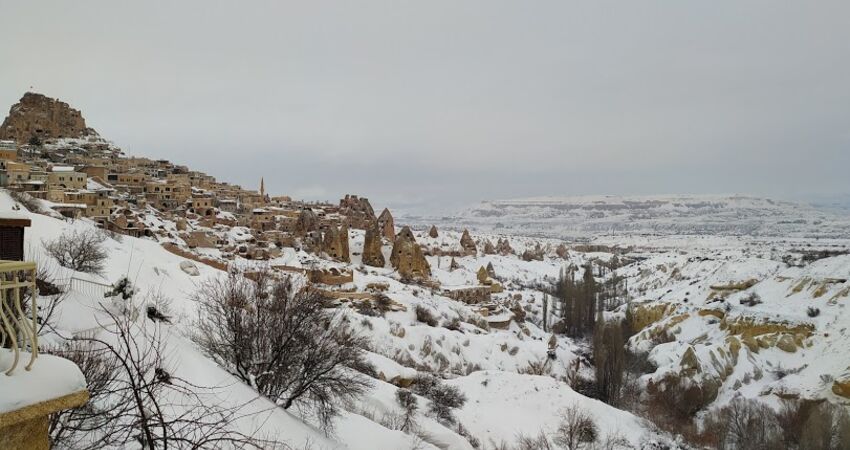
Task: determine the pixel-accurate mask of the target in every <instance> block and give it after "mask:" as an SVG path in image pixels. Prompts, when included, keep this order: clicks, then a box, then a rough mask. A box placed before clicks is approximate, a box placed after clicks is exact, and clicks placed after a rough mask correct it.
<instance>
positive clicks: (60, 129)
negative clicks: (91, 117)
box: [0, 92, 97, 144]
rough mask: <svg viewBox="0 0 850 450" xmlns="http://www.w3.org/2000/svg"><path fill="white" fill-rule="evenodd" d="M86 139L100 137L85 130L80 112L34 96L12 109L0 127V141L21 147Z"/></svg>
mask: <svg viewBox="0 0 850 450" xmlns="http://www.w3.org/2000/svg"><path fill="white" fill-rule="evenodd" d="M87 136H97V132H95V131H94V130H93V129H91V128H88V127H87V126H86V121H85V120H84V119H83V115H82V114H81V113H80V111H78V110H76V109H73V108H71V107H70V106H68V104H67V103H64V102H60V101H59V100H56V99H52V98H50V97H47V96H44V95H42V94H36V93H34V92H27V93H26V94H24V96H23V97H21V101H20V102H18V103H16V104H14V105H12V108H11V109H10V110H9V115H8V116H7V117H6V120H4V121H3V124H2V125H0V139H4V140H5V139H8V140H14V141H17V142H18V143H21V144H26V143H29V142H33V143H35V142H42V141H44V140H46V139H57V138H83V137H87Z"/></svg>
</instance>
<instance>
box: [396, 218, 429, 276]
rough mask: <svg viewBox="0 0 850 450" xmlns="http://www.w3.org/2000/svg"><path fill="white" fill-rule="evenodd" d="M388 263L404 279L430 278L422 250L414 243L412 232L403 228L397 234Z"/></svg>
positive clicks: (407, 228)
mask: <svg viewBox="0 0 850 450" xmlns="http://www.w3.org/2000/svg"><path fill="white" fill-rule="evenodd" d="M390 263H391V264H392V265H393V267H394V268H395V269H396V270H398V273H399V274H400V275H401V276H402V277H404V278H428V277H430V276H431V266H429V265H428V261H427V260H426V259H425V255H423V254H422V249H421V248H420V247H419V244H417V243H416V238H415V237H413V232H412V231H410V228H409V227H404V228H402V230H401V231H400V232H399V233H398V236H396V238H395V243H394V244H393V252H392V254H391V255H390Z"/></svg>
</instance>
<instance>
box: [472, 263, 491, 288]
mask: <svg viewBox="0 0 850 450" xmlns="http://www.w3.org/2000/svg"><path fill="white" fill-rule="evenodd" d="M475 276H476V278H478V282H479V283H481V284H489V283H487V282H488V281H489V280H490V275H489V274H488V273H487V269H485V268H484V266H481V267H479V268H478V273H476V274H475Z"/></svg>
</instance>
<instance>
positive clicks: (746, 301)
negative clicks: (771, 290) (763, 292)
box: [740, 292, 762, 306]
mask: <svg viewBox="0 0 850 450" xmlns="http://www.w3.org/2000/svg"><path fill="white" fill-rule="evenodd" d="M740 303H741V304H742V305H745V306H756V305H758V304H761V303H762V301H761V297H760V296H759V295H758V294H756V293H755V292H752V293H750V294H749V295H747V296H746V297H744V298H742V299H741V300H740Z"/></svg>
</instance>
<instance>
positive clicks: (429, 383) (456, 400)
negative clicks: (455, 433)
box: [412, 373, 466, 424]
mask: <svg viewBox="0 0 850 450" xmlns="http://www.w3.org/2000/svg"><path fill="white" fill-rule="evenodd" d="M412 390H413V392H414V393H415V394H417V395H421V396H422V397H425V398H427V399H429V400H431V403H430V405H429V406H428V411H429V412H431V413H432V414H433V415H434V416H435V417H437V418H438V419H440V420H442V421H443V422H446V423H449V424H453V423H455V418H454V414H453V413H452V409H454V408H460V407H462V406H463V405H464V404H465V403H466V396H465V395H463V393H462V392H460V389H458V388H456V387H454V386H448V385H446V384H444V383H443V382H442V380H440V379H439V378H437V377H435V376H433V375H428V374H422V373H420V374H418V375H417V376H416V378H414V380H413V385H412Z"/></svg>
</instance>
